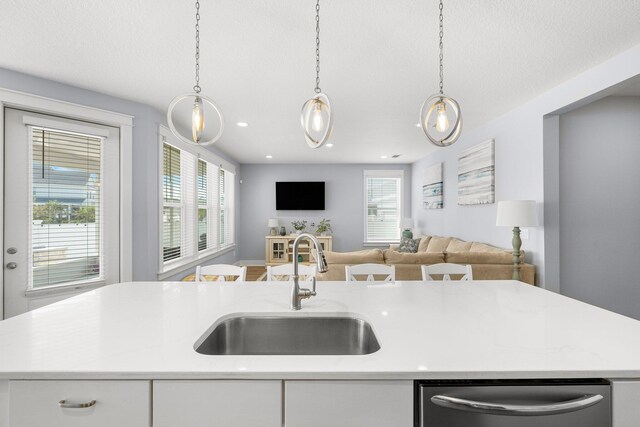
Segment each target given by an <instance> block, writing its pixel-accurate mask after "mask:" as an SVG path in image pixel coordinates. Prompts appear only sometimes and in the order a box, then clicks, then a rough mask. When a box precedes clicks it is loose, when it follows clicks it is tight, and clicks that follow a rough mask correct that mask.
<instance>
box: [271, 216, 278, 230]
mask: <svg viewBox="0 0 640 427" xmlns="http://www.w3.org/2000/svg"><path fill="white" fill-rule="evenodd" d="M279 225H280V222H279V221H278V218H269V227H271V228H273V227H277V226H279Z"/></svg>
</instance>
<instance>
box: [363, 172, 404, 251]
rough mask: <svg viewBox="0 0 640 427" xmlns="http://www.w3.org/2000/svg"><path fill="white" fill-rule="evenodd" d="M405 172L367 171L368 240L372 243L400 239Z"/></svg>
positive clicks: (366, 230)
mask: <svg viewBox="0 0 640 427" xmlns="http://www.w3.org/2000/svg"><path fill="white" fill-rule="evenodd" d="M402 180H403V171H387V170H380V171H365V189H366V198H367V199H366V208H365V240H366V242H370V243H387V242H396V241H398V240H399V239H400V219H401V218H402Z"/></svg>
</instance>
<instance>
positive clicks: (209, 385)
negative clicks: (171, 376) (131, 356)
mask: <svg viewBox="0 0 640 427" xmlns="http://www.w3.org/2000/svg"><path fill="white" fill-rule="evenodd" d="M153 425H154V427H178V426H181V427H182V426H184V427H257V426H260V427H280V426H281V425H282V381H260V380H256V381H252V380H231V381H227V380H211V381H209V380H193V381H182V380H175V381H154V382H153Z"/></svg>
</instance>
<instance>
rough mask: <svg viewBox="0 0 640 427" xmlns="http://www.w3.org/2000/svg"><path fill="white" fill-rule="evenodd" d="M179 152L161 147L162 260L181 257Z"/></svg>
mask: <svg viewBox="0 0 640 427" xmlns="http://www.w3.org/2000/svg"><path fill="white" fill-rule="evenodd" d="M180 154H181V153H180V150H178V149H177V148H175V147H172V146H171V145H169V144H164V145H163V156H162V157H163V162H162V164H163V166H162V194H163V200H164V202H163V211H162V249H163V260H164V261H165V262H166V261H170V260H172V259H177V258H180V257H181V256H182V216H183V213H182V190H181V188H182V174H181V167H180V165H181V162H180Z"/></svg>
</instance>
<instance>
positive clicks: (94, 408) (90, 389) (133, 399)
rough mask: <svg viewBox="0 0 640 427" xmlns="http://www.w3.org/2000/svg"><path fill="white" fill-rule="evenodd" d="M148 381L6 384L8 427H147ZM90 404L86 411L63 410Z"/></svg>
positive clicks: (149, 418) (148, 408)
mask: <svg viewBox="0 0 640 427" xmlns="http://www.w3.org/2000/svg"><path fill="white" fill-rule="evenodd" d="M150 392H151V387H150V383H149V381H9V425H10V426H11V427H114V426H118V427H150V426H151V411H150V408H151V401H150ZM61 400H64V401H65V402H66V403H68V404H81V403H85V404H86V403H90V402H92V401H95V403H94V404H91V406H89V407H86V408H63V407H61V406H60V404H59V402H60V401H61Z"/></svg>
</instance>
